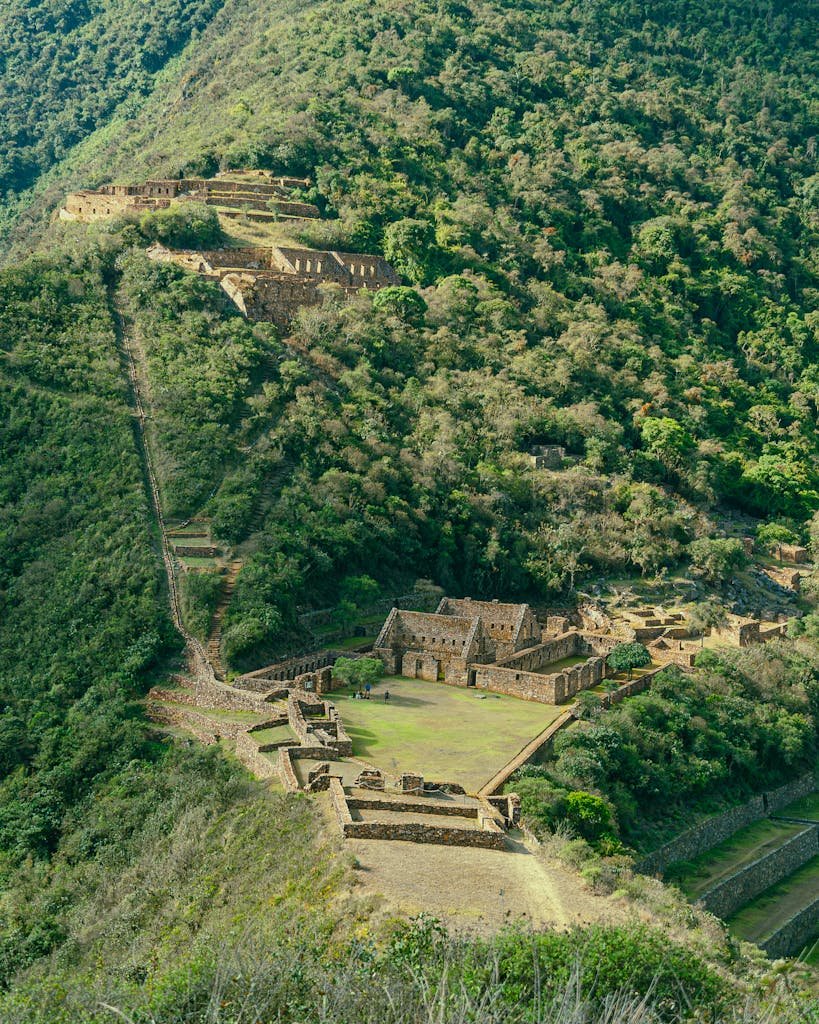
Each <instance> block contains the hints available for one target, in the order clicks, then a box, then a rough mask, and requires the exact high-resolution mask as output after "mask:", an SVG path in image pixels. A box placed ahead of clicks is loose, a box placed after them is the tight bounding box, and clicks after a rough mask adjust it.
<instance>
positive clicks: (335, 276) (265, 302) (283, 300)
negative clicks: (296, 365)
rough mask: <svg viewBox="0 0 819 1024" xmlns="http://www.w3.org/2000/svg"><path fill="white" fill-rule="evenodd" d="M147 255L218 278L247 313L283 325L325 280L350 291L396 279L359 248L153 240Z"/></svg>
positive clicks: (315, 297) (317, 296) (317, 295)
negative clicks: (199, 246)
mask: <svg viewBox="0 0 819 1024" xmlns="http://www.w3.org/2000/svg"><path fill="white" fill-rule="evenodd" d="M148 257H149V258H150V259H152V260H156V261H158V262H164V263H176V264H177V265H178V266H180V267H184V268H185V269H186V270H192V271H194V272H195V273H197V274H202V275H204V276H205V277H210V278H212V279H213V280H215V281H218V283H219V284H220V285H221V287H222V289H223V290H224V291H225V292H226V294H227V295H228V296H229V297H230V299H231V301H232V302H233V303H234V304H235V305H236V307H237V308H238V309H239V310H240V312H241V313H242V314H244V316H246V317H247V318H248V319H250V320H272V321H273V322H274V323H276V324H278V325H279V326H280V327H287V325H288V324H289V323H290V321H291V320H292V318H293V316H294V315H295V313H296V311H297V310H298V309H299V307H301V306H313V305H316V304H317V303H318V302H320V300H321V290H320V289H321V287H322V286H324V285H335V286H337V287H338V288H341V289H342V291H343V292H344V294H345V295H354V294H355V293H356V292H358V291H361V290H362V289H365V290H377V289H379V288H384V287H386V286H387V285H396V284H399V283H400V278H399V276H398V275H397V274H396V272H395V271H394V270H393V269H392V267H391V266H390V265H389V263H387V262H386V260H384V259H382V258H381V257H380V256H371V255H365V254H361V253H348V252H334V251H333V252H331V251H319V250H317V249H295V248H291V247H287V246H272V247H271V248H265V249H263V248H246V249H214V250H202V251H198V250H179V249H167V248H166V247H165V246H163V245H153V246H151V247H150V248H149V249H148Z"/></svg>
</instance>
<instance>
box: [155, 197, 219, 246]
mask: <svg viewBox="0 0 819 1024" xmlns="http://www.w3.org/2000/svg"><path fill="white" fill-rule="evenodd" d="M139 231H140V234H141V235H142V236H143V237H144V238H145V239H146V241H148V242H161V243H162V244H163V245H167V246H170V247H171V248H176V249H198V248H202V249H215V248H216V247H217V246H219V245H221V244H222V242H223V241H224V236H223V234H222V228H221V225H220V224H219V217H218V215H217V213H216V211H215V210H214V209H213V208H212V207H210V206H205V205H204V204H202V203H184V204H183V203H176V204H174V205H173V206H168V207H166V208H165V209H161V210H152V211H150V212H149V213H144V214H143V215H142V216H141V217H140V219H139Z"/></svg>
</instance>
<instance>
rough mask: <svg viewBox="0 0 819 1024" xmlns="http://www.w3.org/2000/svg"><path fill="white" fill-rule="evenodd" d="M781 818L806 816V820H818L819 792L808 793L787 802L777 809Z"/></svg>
mask: <svg viewBox="0 0 819 1024" xmlns="http://www.w3.org/2000/svg"><path fill="white" fill-rule="evenodd" d="M779 814H780V815H782V817H783V818H807V819H808V821H819V793H808V795H807V796H803V797H802V798H801V799H799V800H796V801H794V803H792V804H788V806H787V807H785V808H784V809H783V810H781V811H779Z"/></svg>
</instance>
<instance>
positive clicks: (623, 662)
mask: <svg viewBox="0 0 819 1024" xmlns="http://www.w3.org/2000/svg"><path fill="white" fill-rule="evenodd" d="M606 664H607V665H608V666H609V668H610V669H612V671H614V672H628V677H629V679H631V674H632V672H633V671H634V669H635V668H644V667H645V666H646V665H650V664H651V654H650V653H649V651H648V648H647V647H645V646H644V645H643V644H639V643H624V644H618V645H617V646H616V647H615V648H613V649H612V650H611V651H610V652H609V654H608V656H607V657H606Z"/></svg>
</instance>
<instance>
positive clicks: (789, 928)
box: [759, 896, 819, 957]
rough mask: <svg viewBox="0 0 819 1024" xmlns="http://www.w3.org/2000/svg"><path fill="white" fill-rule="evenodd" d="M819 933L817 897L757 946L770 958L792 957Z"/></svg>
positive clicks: (818, 904) (818, 897) (818, 900)
mask: <svg viewBox="0 0 819 1024" xmlns="http://www.w3.org/2000/svg"><path fill="white" fill-rule="evenodd" d="M817 932H819V896H817V897H816V899H815V900H814V901H813V903H811V904H809V905H808V906H807V907H805V908H804V909H803V910H800V911H799V913H798V914H794V916H793V917H792V918H791V919H790V921H787V922H786V923H785V924H783V925H782V927H781V928H778V929H777V930H776V931H775V932H774V933H773V935H770V936H768V938H767V939H765V940H764V941H763V942H760V943H759V945H760V946H761V947H762V948H763V949H764V950H765V952H766V953H767V954H768V956H770V957H783V956H792V955H794V954H795V953H798V952H799V951H800V950H801V949H802V947H803V946H804V945H805V943H806V942H808V941H809V940H810V939H812V938H813V937H814V936H815V935H816V933H817Z"/></svg>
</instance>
